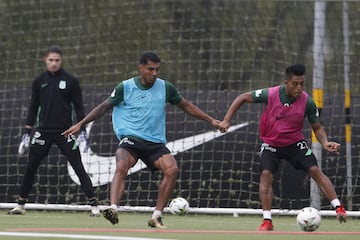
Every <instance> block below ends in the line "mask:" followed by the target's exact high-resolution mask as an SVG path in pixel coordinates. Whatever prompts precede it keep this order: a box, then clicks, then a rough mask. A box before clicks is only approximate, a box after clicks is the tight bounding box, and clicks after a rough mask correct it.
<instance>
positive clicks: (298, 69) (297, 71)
mask: <svg viewBox="0 0 360 240" xmlns="http://www.w3.org/2000/svg"><path fill="white" fill-rule="evenodd" d="M305 72H306V68H305V65H304V64H299V63H297V64H294V65H291V66H289V67H287V68H286V70H285V75H286V79H291V77H292V76H303V75H305Z"/></svg>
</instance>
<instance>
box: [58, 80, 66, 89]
mask: <svg viewBox="0 0 360 240" xmlns="http://www.w3.org/2000/svg"><path fill="white" fill-rule="evenodd" d="M59 88H60V89H65V88H66V81H65V80H60V82H59Z"/></svg>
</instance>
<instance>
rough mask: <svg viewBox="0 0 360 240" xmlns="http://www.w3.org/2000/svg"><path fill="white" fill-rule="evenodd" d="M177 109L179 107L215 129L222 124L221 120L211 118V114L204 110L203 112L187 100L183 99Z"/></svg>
mask: <svg viewBox="0 0 360 240" xmlns="http://www.w3.org/2000/svg"><path fill="white" fill-rule="evenodd" d="M176 106H177V107H179V108H180V109H181V110H183V111H184V112H186V113H187V114H189V115H191V116H193V117H196V118H198V119H201V120H204V121H206V122H208V123H210V124H211V125H213V126H214V127H216V128H218V125H219V123H220V121H219V120H217V119H215V118H213V117H211V116H210V115H209V114H207V113H205V112H204V111H203V110H201V109H200V108H199V107H197V106H195V105H194V104H192V103H191V102H189V101H188V100H186V99H185V98H183V99H182V100H181V101H180V102H179V103H178V104H176Z"/></svg>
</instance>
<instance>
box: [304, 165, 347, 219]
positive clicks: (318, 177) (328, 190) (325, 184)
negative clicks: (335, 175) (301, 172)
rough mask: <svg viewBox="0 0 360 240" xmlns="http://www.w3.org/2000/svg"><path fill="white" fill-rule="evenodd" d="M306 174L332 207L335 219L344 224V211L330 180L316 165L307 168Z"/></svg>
mask: <svg viewBox="0 0 360 240" xmlns="http://www.w3.org/2000/svg"><path fill="white" fill-rule="evenodd" d="M308 174H309V176H310V177H311V178H313V179H314V180H315V182H316V183H317V184H318V186H319V187H320V190H321V192H322V193H323V194H324V195H325V196H326V198H327V199H328V200H329V201H330V203H331V204H332V206H333V207H334V208H335V209H336V217H337V219H338V220H339V221H340V223H342V222H346V217H347V214H346V210H345V208H344V206H343V205H342V204H341V203H340V200H339V199H338V197H337V194H336V192H335V189H334V186H333V185H332V183H331V181H330V179H329V178H328V177H327V176H326V175H325V174H324V173H323V172H322V171H321V169H320V168H319V167H318V166H316V165H315V166H312V167H310V168H309V170H308Z"/></svg>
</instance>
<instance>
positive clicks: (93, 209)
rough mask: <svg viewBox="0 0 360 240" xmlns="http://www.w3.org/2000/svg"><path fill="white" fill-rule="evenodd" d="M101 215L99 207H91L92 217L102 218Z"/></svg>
mask: <svg viewBox="0 0 360 240" xmlns="http://www.w3.org/2000/svg"><path fill="white" fill-rule="evenodd" d="M100 216H101V213H100V210H99V208H98V207H97V206H91V212H90V217H100Z"/></svg>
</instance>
